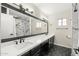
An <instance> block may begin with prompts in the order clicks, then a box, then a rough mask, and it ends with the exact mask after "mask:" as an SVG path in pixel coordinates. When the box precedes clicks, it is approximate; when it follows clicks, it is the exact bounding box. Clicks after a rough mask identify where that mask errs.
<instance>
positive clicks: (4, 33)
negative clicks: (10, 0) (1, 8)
mask: <svg viewBox="0 0 79 59" xmlns="http://www.w3.org/2000/svg"><path fill="white" fill-rule="evenodd" d="M15 36H16V31H15V19H14V18H13V16H11V15H8V14H3V13H1V38H2V39H5V38H11V37H15Z"/></svg>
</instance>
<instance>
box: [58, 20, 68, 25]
mask: <svg viewBox="0 0 79 59" xmlns="http://www.w3.org/2000/svg"><path fill="white" fill-rule="evenodd" d="M66 25H67V19H59V20H58V26H66Z"/></svg>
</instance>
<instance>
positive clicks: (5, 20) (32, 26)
mask: <svg viewBox="0 0 79 59" xmlns="http://www.w3.org/2000/svg"><path fill="white" fill-rule="evenodd" d="M47 33H48V22H47V21H46V20H42V19H40V18H38V17H36V16H33V15H31V14H29V13H26V12H21V11H20V10H19V9H17V8H15V7H13V6H11V5H9V4H6V3H2V4H1V39H2V40H1V41H2V42H7V41H12V40H16V39H18V38H25V37H30V36H35V35H39V34H47Z"/></svg>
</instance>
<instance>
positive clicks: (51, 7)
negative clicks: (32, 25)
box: [35, 3, 72, 15]
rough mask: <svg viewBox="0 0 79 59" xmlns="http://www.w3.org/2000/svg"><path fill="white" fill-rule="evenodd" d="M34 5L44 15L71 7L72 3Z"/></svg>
mask: <svg viewBox="0 0 79 59" xmlns="http://www.w3.org/2000/svg"><path fill="white" fill-rule="evenodd" d="M35 5H36V6H37V7H38V8H39V9H40V10H41V11H42V12H43V13H45V14H46V15H51V14H54V13H57V12H61V11H65V10H68V9H72V3H35Z"/></svg>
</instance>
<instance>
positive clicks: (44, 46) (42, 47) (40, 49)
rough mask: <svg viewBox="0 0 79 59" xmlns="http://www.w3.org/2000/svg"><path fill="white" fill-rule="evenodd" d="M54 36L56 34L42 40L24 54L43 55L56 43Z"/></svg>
mask: <svg viewBox="0 0 79 59" xmlns="http://www.w3.org/2000/svg"><path fill="white" fill-rule="evenodd" d="M54 38H55V36H52V37H51V38H49V39H48V40H46V41H44V42H42V43H41V44H39V45H38V46H36V47H34V48H33V49H31V50H30V51H28V52H26V53H25V54H23V55H22V56H43V54H46V53H47V52H48V51H49V49H51V47H53V45H54Z"/></svg>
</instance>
